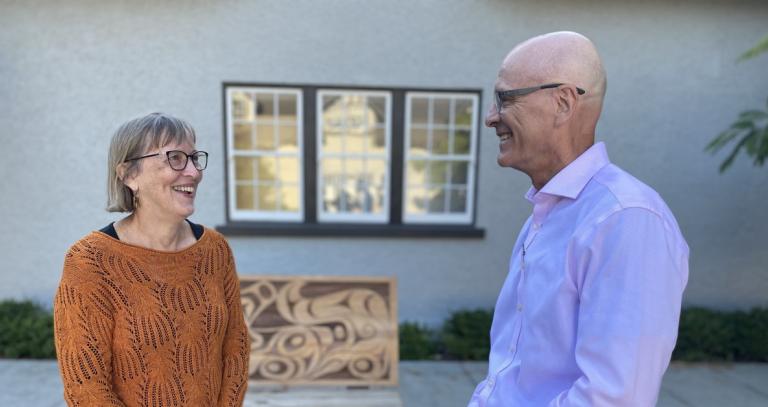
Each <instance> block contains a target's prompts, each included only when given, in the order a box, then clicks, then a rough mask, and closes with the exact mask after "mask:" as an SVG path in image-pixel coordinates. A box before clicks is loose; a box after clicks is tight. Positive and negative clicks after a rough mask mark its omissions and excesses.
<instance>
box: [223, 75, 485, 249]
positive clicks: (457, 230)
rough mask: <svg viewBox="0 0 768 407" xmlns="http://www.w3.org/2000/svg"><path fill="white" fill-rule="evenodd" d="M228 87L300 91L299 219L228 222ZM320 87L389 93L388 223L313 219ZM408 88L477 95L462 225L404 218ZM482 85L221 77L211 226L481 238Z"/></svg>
mask: <svg viewBox="0 0 768 407" xmlns="http://www.w3.org/2000/svg"><path fill="white" fill-rule="evenodd" d="M229 87H255V88H259V87H263V88H291V89H300V90H301V93H302V98H301V99H302V104H303V106H302V111H303V117H302V123H301V126H302V128H303V131H302V136H303V140H302V143H303V151H302V160H303V178H304V184H303V185H302V191H303V194H302V195H303V201H304V202H303V205H304V221H303V222H275V221H233V220H231V214H230V211H229V190H228V189H229V177H230V174H229V170H228V168H229V157H228V156H227V151H228V150H229V145H228V143H229V141H228V140H227V121H228V120H229V118H228V117H227V88H229ZM320 89H338V90H351V91H366V90H371V91H383V92H390V93H391V94H392V111H391V113H392V116H391V117H390V126H391V129H392V138H391V140H390V142H391V145H390V151H391V157H390V162H389V177H390V182H389V199H390V203H389V222H388V223H385V224H368V223H365V224H363V223H346V222H345V223H329V222H322V223H319V222H318V221H317V174H316V168H317V137H316V136H317V113H316V108H317V91H318V90H320ZM408 92H425V93H435V94H439V93H446V94H451V93H471V94H476V95H477V97H478V106H477V109H478V111H477V115H478V120H477V129H475V130H476V137H477V140H476V143H477V144H476V149H475V157H474V163H473V165H474V174H475V179H474V180H473V182H474V185H473V189H474V194H473V200H474V202H473V203H472V221H471V222H470V223H467V224H441V223H434V224H432V223H418V224H409V223H403V220H402V219H403V208H402V205H403V202H402V197H403V195H402V194H403V164H404V162H403V160H404V157H405V150H404V148H405V146H404V141H405V99H406V94H407V93H408ZM482 100H483V98H482V89H466V88H461V89H457V88H451V89H440V88H416V87H383V86H359V85H355V86H352V85H328V84H323V85H318V84H295V83H259V82H223V83H222V130H223V133H222V135H223V138H224V151H223V155H222V156H223V157H224V160H223V165H224V188H225V189H226V193H225V194H224V195H225V205H224V207H225V211H226V223H225V224H224V225H220V226H217V227H216V229H217V230H218V231H220V232H221V233H223V234H225V235H230V236H329V237H430V238H432V237H445V238H483V237H484V236H485V230H484V229H480V228H477V227H476V226H475V222H476V221H477V199H478V194H477V190H478V180H479V179H480V177H479V161H480V160H479V157H480V141H481V140H480V130H481V123H482V121H481V118H482V117H481V114H482V108H481V104H482Z"/></svg>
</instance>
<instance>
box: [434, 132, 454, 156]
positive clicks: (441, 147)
mask: <svg viewBox="0 0 768 407" xmlns="http://www.w3.org/2000/svg"><path fill="white" fill-rule="evenodd" d="M448 134H449V133H448V129H432V154H448V153H449V151H448V143H449V142H450V140H449V136H448Z"/></svg>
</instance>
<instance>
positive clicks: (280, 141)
mask: <svg viewBox="0 0 768 407" xmlns="http://www.w3.org/2000/svg"><path fill="white" fill-rule="evenodd" d="M227 102H228V103H227V108H228V112H229V113H228V114H227V116H228V117H230V120H229V124H228V127H227V138H228V141H229V142H228V143H227V145H228V146H229V149H228V152H227V158H228V159H229V168H228V173H229V175H230V176H229V191H228V193H229V213H230V216H231V217H232V219H234V220H274V221H301V220H302V219H303V212H304V211H303V199H302V196H303V194H302V188H301V185H302V178H301V173H302V160H301V157H302V128H301V123H302V121H301V92H300V91H299V90H297V89H272V88H241V87H235V88H229V89H227Z"/></svg>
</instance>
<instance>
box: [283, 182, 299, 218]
mask: <svg viewBox="0 0 768 407" xmlns="http://www.w3.org/2000/svg"><path fill="white" fill-rule="evenodd" d="M280 194H281V195H280V197H281V199H280V210H283V211H287V212H298V211H299V197H300V195H299V187H298V186H297V185H283V187H282V188H280Z"/></svg>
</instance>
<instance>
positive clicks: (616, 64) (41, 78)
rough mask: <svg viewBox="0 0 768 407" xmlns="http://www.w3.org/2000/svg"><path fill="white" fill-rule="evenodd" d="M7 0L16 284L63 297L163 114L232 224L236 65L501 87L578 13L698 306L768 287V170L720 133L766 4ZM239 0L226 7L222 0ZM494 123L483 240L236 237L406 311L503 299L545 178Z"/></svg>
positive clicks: (2, 92)
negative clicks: (356, 284)
mask: <svg viewBox="0 0 768 407" xmlns="http://www.w3.org/2000/svg"><path fill="white" fill-rule="evenodd" d="M59 3H60V2H36V3H35V4H37V5H36V6H31V5H28V3H27V2H8V1H2V2H0V78H1V79H0V129H1V130H0V142H1V144H0V145H2V150H0V151H1V153H0V157H1V159H0V175H1V176H2V178H0V179H1V181H0V225H2V230H3V233H0V298H5V297H22V298H24V297H27V298H33V299H37V300H39V301H43V302H49V301H50V298H51V297H52V296H53V293H54V291H55V288H56V285H57V283H58V278H59V274H60V272H61V264H62V259H63V255H64V252H65V251H66V249H67V247H68V246H69V245H70V244H72V243H73V242H74V241H75V240H77V239H78V238H79V237H80V236H82V235H84V234H86V233H87V232H88V231H90V230H93V229H95V228H99V227H101V226H102V225H104V224H106V223H108V222H109V221H110V220H114V219H116V216H115V215H113V214H108V213H106V212H105V211H104V210H103V208H104V204H105V189H104V185H105V179H106V178H105V161H106V151H107V145H108V142H109V136H110V134H111V132H112V131H113V129H114V128H115V127H116V126H117V125H118V124H119V123H121V122H123V121H124V120H126V119H128V118H130V117H133V116H135V115H138V114H142V113H147V112H150V111H156V110H161V111H166V112H169V113H172V114H175V115H178V116H180V117H183V118H186V119H188V120H189V121H191V122H192V123H193V125H194V126H195V127H196V129H197V130H198V133H199V137H200V140H199V143H198V147H199V148H200V149H204V150H207V151H209V152H211V154H212V161H211V162H210V165H209V168H208V169H207V170H206V173H205V181H204V182H203V184H202V187H201V188H200V190H199V195H198V201H197V207H198V210H197V213H196V214H195V216H194V217H193V220H195V221H197V222H200V223H203V224H206V225H209V226H215V225H220V224H222V223H223V222H224V221H225V199H224V193H225V191H224V183H223V180H224V175H223V169H224V163H223V157H224V143H223V140H224V136H223V134H222V116H223V112H222V102H221V86H222V82H224V81H243V82H275V83H312V84H335V85H370V86H414V87H435V88H443V87H445V88H482V89H483V92H484V96H485V97H484V99H485V100H483V103H482V110H483V111H484V110H485V109H486V108H487V107H488V102H489V99H490V98H489V96H488V95H490V91H491V87H492V85H493V81H494V79H495V76H496V72H497V69H498V66H499V63H500V61H501V59H502V58H503V57H504V55H505V54H506V52H507V51H508V50H509V48H511V47H512V46H513V45H514V44H515V43H517V42H519V41H521V40H523V39H525V38H527V37H530V36H532V35H535V34H539V33H543V32H547V31H554V30H560V29H570V30H576V31H580V32H582V33H584V34H586V35H588V36H590V37H591V38H592V39H593V40H594V41H595V42H596V43H597V45H598V48H599V49H600V51H601V53H602V56H603V58H604V60H605V65H606V68H607V71H608V77H609V86H608V96H607V100H606V103H605V110H604V113H603V118H602V122H601V124H600V125H599V129H598V130H599V131H598V136H597V137H598V139H599V140H604V141H606V142H607V144H608V151H609V154H610V156H611V158H612V160H613V161H614V162H616V163H617V164H619V165H620V166H622V167H624V168H625V169H627V170H629V171H630V172H632V173H633V174H634V175H635V176H637V177H638V178H640V179H642V180H644V181H645V182H647V183H648V184H650V185H652V186H653V187H655V188H656V189H657V190H658V191H659V192H660V193H661V195H662V196H663V197H664V198H665V199H666V201H667V203H668V204H669V206H670V207H671V208H672V210H673V211H674V213H675V214H676V215H677V218H678V221H679V223H680V226H681V228H682V230H683V232H684V234H685V236H686V238H687V240H688V243H689V245H690V247H691V252H692V253H691V276H690V282H689V286H688V290H687V293H686V303H688V304H703V305H708V306H712V307H726V308H731V307H746V306H751V305H766V303H768V294H766V293H768V269H767V268H768V266H766V265H768V250H766V245H765V240H764V236H765V233H766V231H768V215H766V210H765V205H766V204H765V202H766V201H768V168H762V169H760V168H757V169H756V168H752V167H751V165H750V164H749V163H748V162H747V161H746V160H739V161H737V163H736V165H735V167H734V168H733V169H732V170H731V171H729V172H728V173H726V174H724V175H718V173H717V165H718V164H719V162H720V160H721V158H722V156H721V157H711V156H709V155H707V154H705V153H703V152H702V149H703V147H704V145H706V143H707V142H708V141H709V140H710V139H711V138H712V137H713V136H714V135H715V134H717V133H718V132H719V131H720V130H722V129H724V128H725V127H727V126H728V125H729V124H730V122H731V121H732V119H734V118H735V117H736V115H737V114H738V112H739V111H741V110H745V109H750V108H757V107H759V106H764V104H765V99H766V97H767V96H768V78H767V77H766V73H765V67H766V58H768V55H764V56H762V57H761V58H760V59H758V60H754V61H750V62H745V63H740V64H736V63H735V62H734V61H735V59H736V57H737V56H738V55H739V54H740V53H741V52H742V51H743V50H745V49H747V48H748V47H750V46H752V45H753V44H754V43H755V42H756V41H757V40H758V39H759V38H760V37H761V36H762V35H764V34H765V33H766V25H765V22H766V21H768V5H766V4H765V3H763V2H759V1H752V2H748V1H738V2H730V1H716V2H715V1H693V2H688V4H687V5H673V4H668V2H665V1H644V2H614V1H560V2H541V1H538V2H534V1H446V0H433V1H392V0H381V1H322V2H319V1H309V0H294V1H290V2H286V1H270V2H267V1H256V2H217V3H215V4H213V2H211V3H212V4H208V3H207V2H190V1H184V2H182V1H168V2H145V3H142V2H139V1H130V2H129V1H126V2H122V4H112V3H118V2H109V3H110V4H102V2H96V1H93V2H84V1H82V2H67V3H69V4H67V5H61V4H59ZM218 3H223V4H218ZM497 149H498V148H497V141H496V139H495V135H494V133H493V131H491V130H488V129H483V131H482V132H481V135H480V160H481V162H480V168H479V175H480V178H479V188H478V193H479V195H478V201H477V205H478V209H477V213H478V219H477V225H478V226H479V227H482V228H485V229H486V238H485V239H482V240H477V239H469V240H461V239H458V240H444V239H440V240H431V239H399V238H398V239H395V238H366V239H359V238H356V239H334V238H263V237H253V238H250V237H249V238H244V237H238V238H231V239H230V242H231V244H232V246H233V249H234V252H235V256H236V259H237V265H238V268H239V272H240V273H241V274H251V273H269V274H338V275H354V274H364V275H387V276H388V275H393V276H396V277H397V278H398V280H399V298H400V317H401V319H418V320H422V321H425V322H428V323H432V324H435V323H438V322H439V321H441V320H442V319H443V318H444V317H445V316H446V315H447V313H448V312H449V311H450V310H453V309H458V308H463V307H476V306H483V307H490V306H492V305H493V303H494V300H495V298H496V295H497V293H498V290H499V288H500V286H501V283H502V282H503V279H504V277H505V275H506V271H507V270H506V263H507V257H508V254H509V251H510V249H511V246H512V244H513V242H514V239H515V237H516V234H517V231H518V229H519V227H520V226H521V224H522V222H523V221H524V219H525V217H526V216H527V215H528V212H529V210H530V206H529V204H528V203H527V202H526V201H525V200H524V199H523V198H522V195H523V193H524V192H525V190H526V189H527V187H528V185H529V182H528V179H527V178H526V177H525V176H523V175H521V174H518V173H515V172H514V171H512V170H508V169H500V168H498V167H497V165H496V159H495V157H496V152H497Z"/></svg>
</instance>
